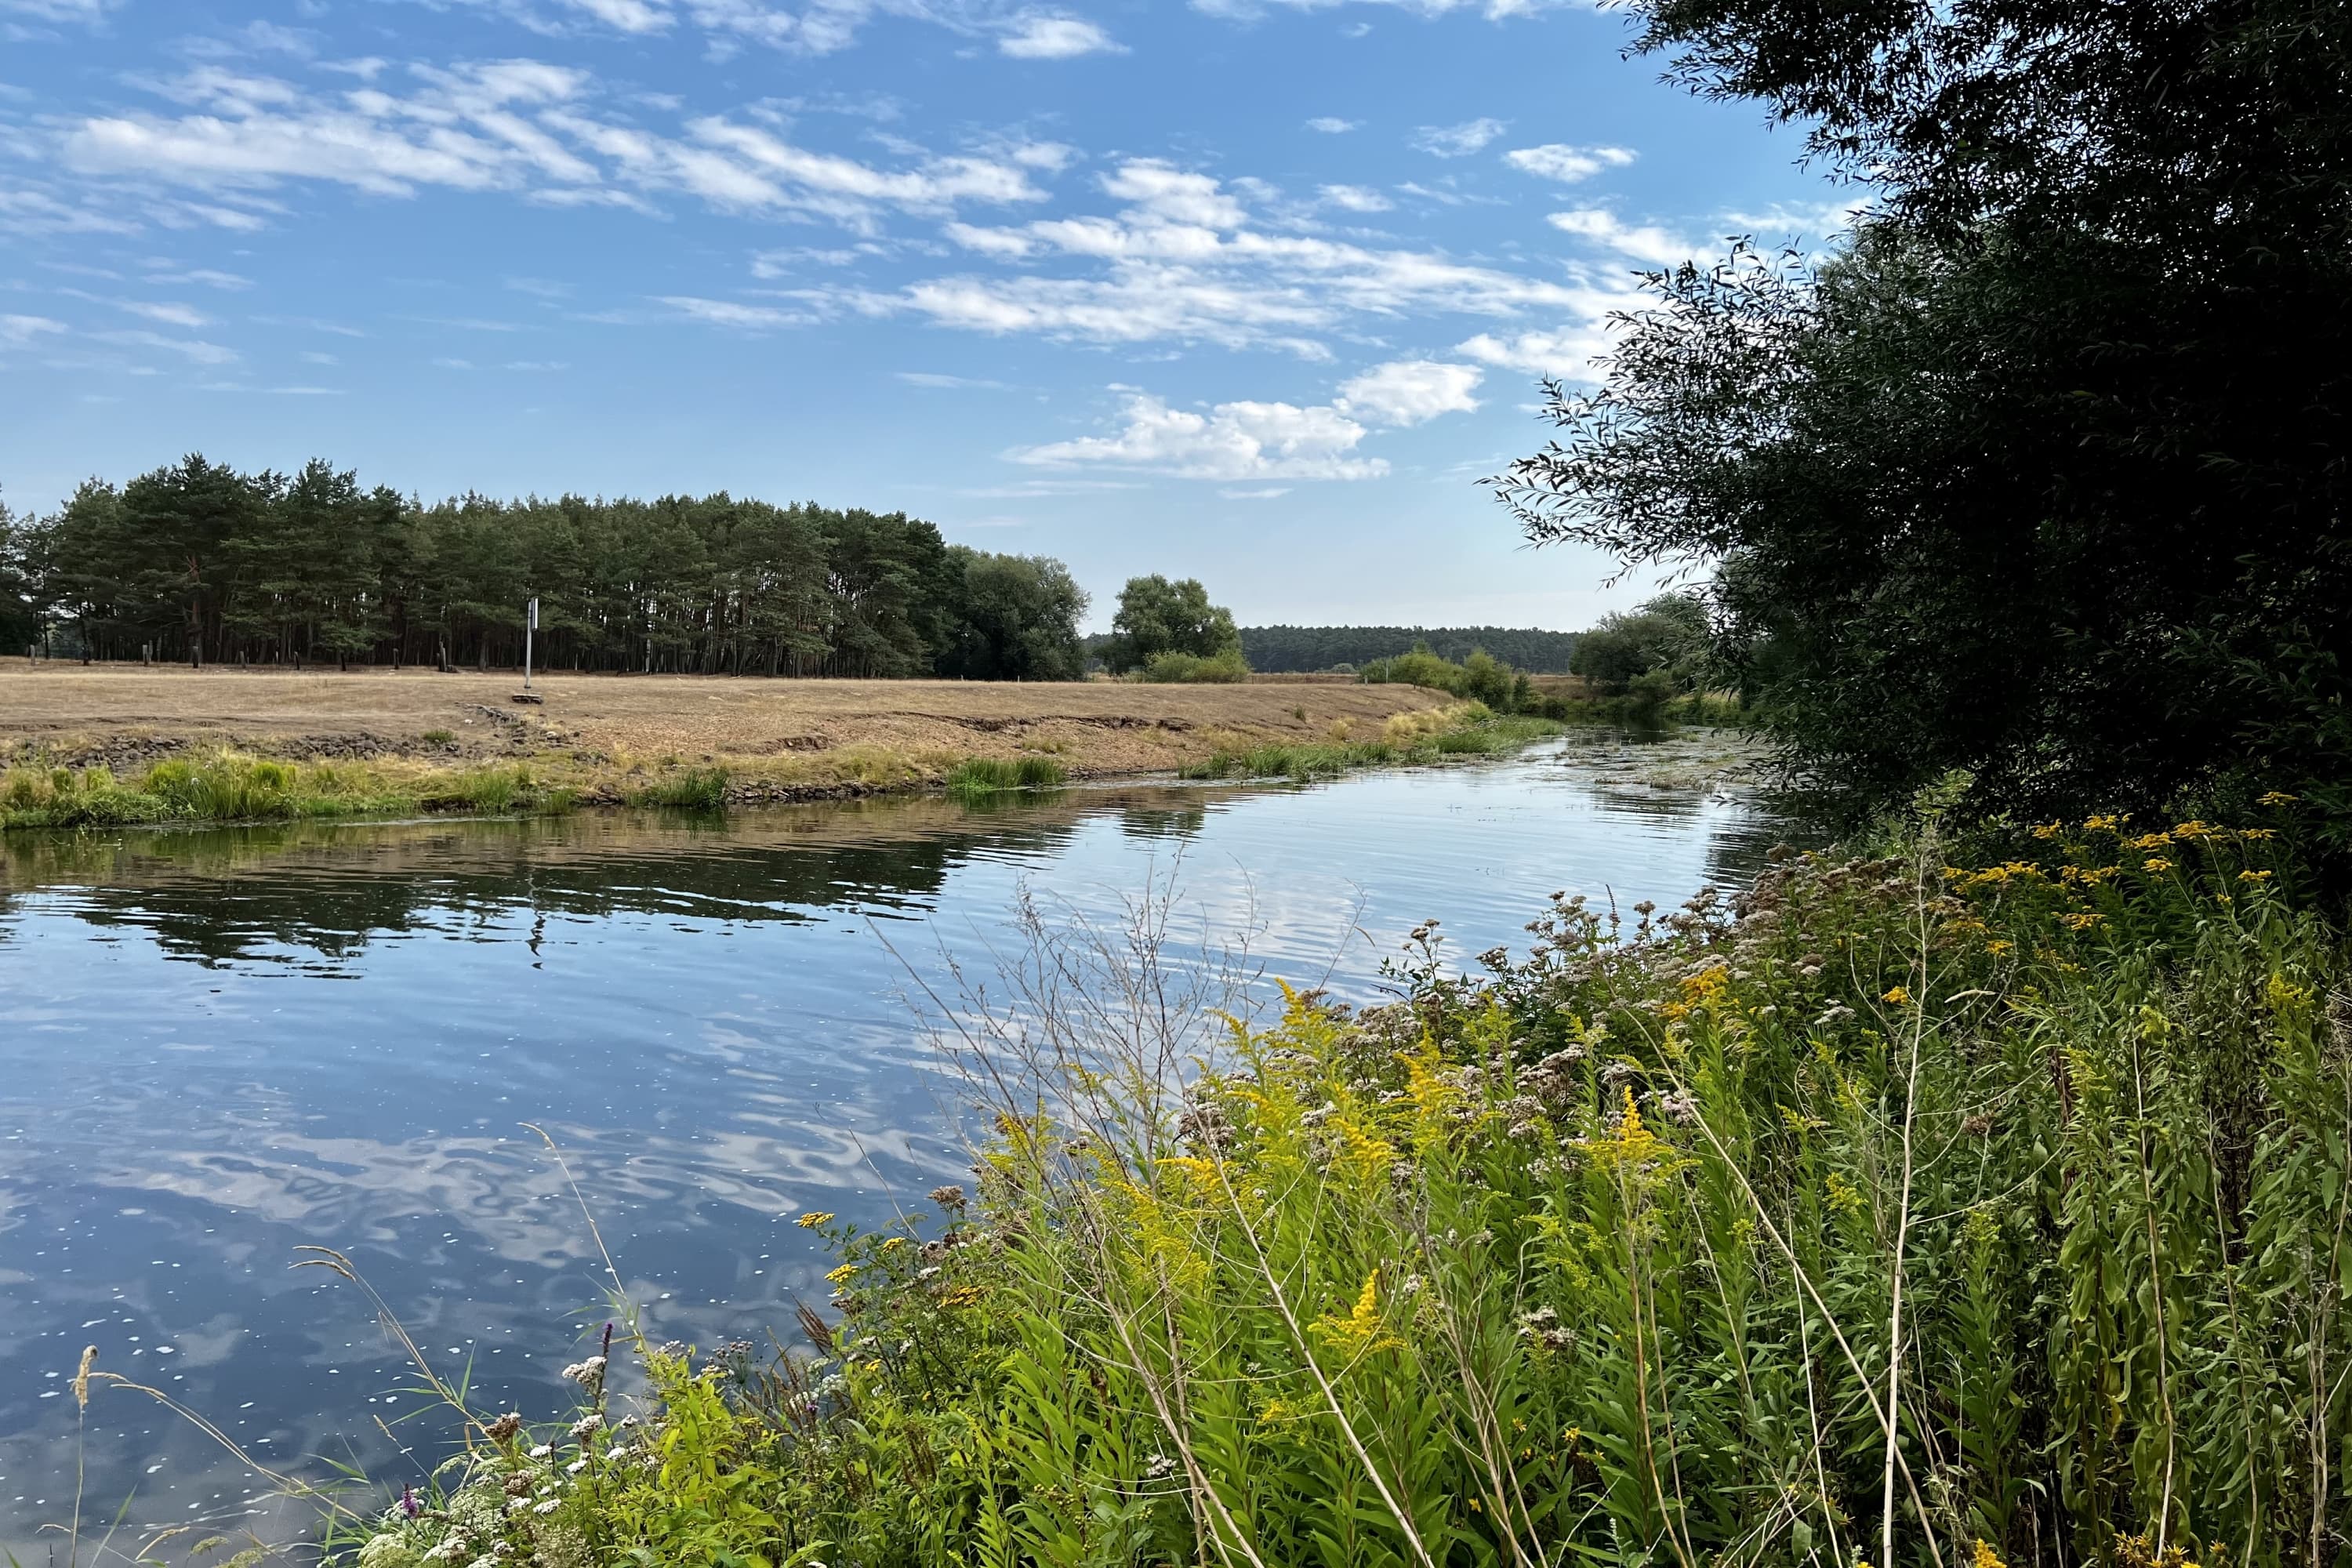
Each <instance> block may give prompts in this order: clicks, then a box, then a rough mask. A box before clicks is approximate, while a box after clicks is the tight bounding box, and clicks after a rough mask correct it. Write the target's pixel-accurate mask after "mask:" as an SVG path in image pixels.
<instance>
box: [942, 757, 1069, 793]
mask: <svg viewBox="0 0 2352 1568" xmlns="http://www.w3.org/2000/svg"><path fill="white" fill-rule="evenodd" d="M1069 778H1070V770H1069V769H1067V768H1066V767H1064V766H1063V765H1062V764H1061V763H1058V762H1055V760H1054V759H1053V758H1051V757H1018V758H1012V757H967V758H965V759H964V760H963V761H962V762H960V763H957V764H956V765H955V766H954V767H952V768H950V769H949V770H948V777H947V788H948V793H949V794H950V795H961V796H963V797H965V798H967V799H975V798H982V799H984V798H985V797H987V796H989V795H1001V794H1003V793H1005V792H1006V791H1009V790H1021V789H1055V788H1057V787H1059V786H1060V785H1062V784H1067V783H1068V782H1069Z"/></svg>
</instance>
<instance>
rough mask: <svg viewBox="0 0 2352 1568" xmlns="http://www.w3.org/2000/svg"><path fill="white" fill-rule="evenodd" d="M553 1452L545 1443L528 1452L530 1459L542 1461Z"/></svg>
mask: <svg viewBox="0 0 2352 1568" xmlns="http://www.w3.org/2000/svg"><path fill="white" fill-rule="evenodd" d="M554 1452H555V1450H554V1449H553V1448H552V1447H549V1446H548V1445H547V1444H545V1443H541V1445H540V1446H539V1447H536V1448H533V1449H532V1450H531V1451H530V1457H531V1458H534V1459H544V1458H550V1457H551V1456H552V1455H553V1454H554Z"/></svg>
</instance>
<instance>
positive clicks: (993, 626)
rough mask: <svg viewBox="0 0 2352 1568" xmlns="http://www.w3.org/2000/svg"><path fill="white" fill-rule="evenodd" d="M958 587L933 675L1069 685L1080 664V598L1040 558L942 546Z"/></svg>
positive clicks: (1066, 577)
mask: <svg viewBox="0 0 2352 1568" xmlns="http://www.w3.org/2000/svg"><path fill="white" fill-rule="evenodd" d="M947 570H948V573H949V575H950V578H951V579H958V580H960V583H959V587H960V591H959V592H958V594H957V595H955V598H954V601H953V603H954V605H955V614H954V616H953V624H952V625H951V626H950V630H949V632H948V635H947V637H946V641H945V644H944V646H943V647H941V648H940V653H939V656H938V658H937V659H936V660H935V661H934V668H935V672H936V673H937V674H940V675H942V676H950V677H959V676H960V677H962V678H964V679H971V680H1076V679H1080V678H1082V677H1083V676H1084V675H1085V674H1086V668H1087V661H1086V653H1085V649H1084V647H1083V643H1082V639H1081V638H1080V637H1079V635H1078V622H1079V621H1080V620H1081V619H1083V618H1084V617H1085V616H1086V613H1087V593H1086V590H1085V589H1083V588H1081V587H1079V586H1078V584H1077V583H1076V579H1074V578H1072V577H1071V575H1070V569H1069V568H1068V567H1066V566H1065V565H1063V564H1062V563H1060V562H1058V561H1056V560H1054V559H1053V558H1052V557H1051V556H1046V555H992V554H989V553H987V552H983V551H978V550H973V549H971V548H969V547H968V546H965V545H961V544H951V545H950V546H948V552H947Z"/></svg>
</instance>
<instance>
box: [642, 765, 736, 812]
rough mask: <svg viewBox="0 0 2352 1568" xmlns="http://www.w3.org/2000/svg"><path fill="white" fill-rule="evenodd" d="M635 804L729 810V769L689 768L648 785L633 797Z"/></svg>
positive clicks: (699, 809)
mask: <svg viewBox="0 0 2352 1568" xmlns="http://www.w3.org/2000/svg"><path fill="white" fill-rule="evenodd" d="M629 804H630V805H658V806H670V807H675V808H677V809H680V810H686V811H724V810H725V809H727V770H726V769H725V768H688V769H687V770H686V772H684V773H679V774H677V776H676V777H673V778H665V779H660V780H657V781H656V782H655V783H653V784H648V785H646V787H645V788H644V789H641V790H638V791H636V792H635V793H634V794H633V795H630V796H629Z"/></svg>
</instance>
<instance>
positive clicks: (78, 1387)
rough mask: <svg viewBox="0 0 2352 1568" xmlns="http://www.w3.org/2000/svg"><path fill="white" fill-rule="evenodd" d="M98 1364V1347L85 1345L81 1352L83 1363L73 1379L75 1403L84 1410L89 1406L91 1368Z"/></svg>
mask: <svg viewBox="0 0 2352 1568" xmlns="http://www.w3.org/2000/svg"><path fill="white" fill-rule="evenodd" d="M97 1364H98V1347H97V1346H96V1345H88V1346H85V1347H84V1348H83V1350H82V1352H81V1365H80V1366H79V1368H77V1369H76V1370H75V1372H74V1380H73V1395H74V1403H75V1404H76V1405H80V1406H81V1407H82V1408H83V1409H84V1410H87V1409H89V1369H90V1368H91V1367H93V1366H95V1365H97Z"/></svg>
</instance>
